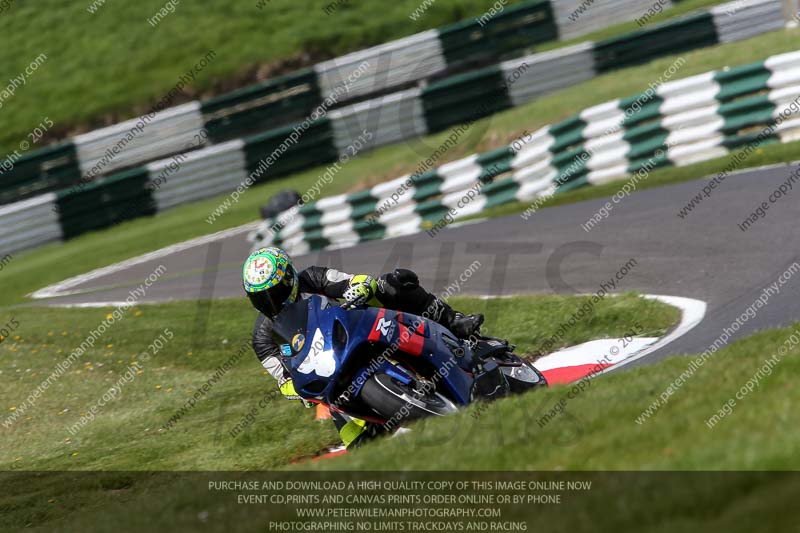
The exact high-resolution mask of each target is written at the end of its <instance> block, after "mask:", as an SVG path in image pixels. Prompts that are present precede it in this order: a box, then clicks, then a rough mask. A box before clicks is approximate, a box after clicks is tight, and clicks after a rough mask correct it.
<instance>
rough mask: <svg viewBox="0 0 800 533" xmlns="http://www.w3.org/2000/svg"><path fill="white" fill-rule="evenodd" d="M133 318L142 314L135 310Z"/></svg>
mask: <svg viewBox="0 0 800 533" xmlns="http://www.w3.org/2000/svg"><path fill="white" fill-rule="evenodd" d="M133 316H142V312H141V311H139V310H138V309H137V310H136V311H134V312H133Z"/></svg>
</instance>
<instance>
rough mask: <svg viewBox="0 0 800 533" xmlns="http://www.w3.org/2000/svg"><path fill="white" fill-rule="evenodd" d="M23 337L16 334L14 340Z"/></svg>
mask: <svg viewBox="0 0 800 533" xmlns="http://www.w3.org/2000/svg"><path fill="white" fill-rule="evenodd" d="M21 338H22V337H20V336H19V335H14V340H15V341H18V340H20V339H21Z"/></svg>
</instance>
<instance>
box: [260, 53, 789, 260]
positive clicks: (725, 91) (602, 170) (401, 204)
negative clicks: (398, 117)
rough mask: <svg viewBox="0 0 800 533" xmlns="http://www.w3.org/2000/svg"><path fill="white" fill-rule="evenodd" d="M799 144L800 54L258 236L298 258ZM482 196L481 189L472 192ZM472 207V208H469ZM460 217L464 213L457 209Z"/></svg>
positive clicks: (631, 104)
mask: <svg viewBox="0 0 800 533" xmlns="http://www.w3.org/2000/svg"><path fill="white" fill-rule="evenodd" d="M798 139H800V51H798V52H792V53H789V54H781V55H777V56H773V57H770V58H768V59H767V60H766V61H764V62H760V63H755V64H751V65H745V66H742V67H736V68H731V69H725V70H721V71H715V72H709V73H706V74H701V75H698V76H692V77H690V78H685V79H681V80H676V81H672V82H668V83H664V84H662V85H661V86H659V87H658V88H657V89H655V90H653V91H650V92H646V93H643V94H640V95H635V96H633V97H630V98H625V99H620V100H614V101H611V102H607V103H605V104H601V105H597V106H594V107H591V108H588V109H585V110H583V111H582V112H580V113H579V114H577V115H575V116H573V117H571V118H570V119H568V120H565V121H563V122H561V123H559V124H555V125H553V126H546V127H544V128H541V129H540V130H538V131H536V132H535V133H533V134H530V135H525V136H524V137H522V138H520V139H518V140H517V141H515V142H514V143H512V144H511V145H510V146H508V147H505V148H501V149H498V150H493V151H491V152H487V153H485V154H480V155H473V156H470V157H467V158H464V159H461V160H458V161H454V162H451V163H448V164H446V165H442V166H440V167H439V168H437V169H435V170H433V171H429V172H426V173H423V174H419V175H410V176H403V177H400V178H397V179H396V180H392V181H390V182H387V183H382V184H380V185H376V186H374V187H372V188H371V189H369V190H366V191H361V192H357V193H353V194H350V195H340V196H334V197H330V198H324V199H321V200H320V201H318V202H315V203H310V204H306V205H303V206H302V207H301V208H300V209H299V210H297V212H296V213H291V214H284V215H283V216H281V215H279V217H278V218H279V220H281V221H282V227H280V226H279V227H278V231H277V233H276V234H273V233H272V231H271V228H273V227H275V226H274V221H273V220H267V221H265V222H264V223H263V224H262V226H261V227H259V228H258V229H257V230H255V231H254V232H252V233H251V235H250V239H251V241H253V243H254V247H259V246H263V245H266V244H271V243H277V244H280V245H281V246H284V247H285V248H287V250H288V251H289V252H290V253H295V254H298V253H306V252H309V251H311V250H314V249H318V248H325V247H342V246H349V245H353V244H355V243H358V242H361V241H364V240H369V239H379V238H388V237H394V236H399V235H406V234H410V233H415V232H419V231H421V230H423V229H429V231H431V232H432V234H434V235H435V233H436V232H437V231H438V230H439V229H441V227H443V226H444V225H445V224H444V223H443V222H442V221H443V220H445V217H446V216H447V214H448V213H450V215H451V218H450V220H452V219H457V218H462V217H465V216H469V215H472V214H476V213H479V212H480V211H482V210H483V209H485V208H487V207H491V206H493V205H500V204H503V203H506V202H510V201H514V200H521V201H531V200H534V199H535V198H537V197H542V196H549V195H551V194H554V193H556V192H560V191H564V190H569V189H572V188H575V187H580V186H584V185H591V184H602V183H607V182H609V181H611V180H614V179H619V178H622V177H625V176H628V175H631V174H632V173H634V172H649V171H650V170H652V169H653V168H656V167H660V166H668V165H685V164H689V163H693V162H697V161H703V160H707V159H712V158H715V157H719V156H721V155H725V154H727V153H728V152H729V151H730V150H733V149H736V148H741V147H743V146H745V145H748V143H750V146H751V148H752V149H755V147H756V146H760V145H762V144H765V143H769V142H790V141H795V140H798ZM471 191H475V192H471ZM467 199H469V200H468V201H467ZM451 209H453V211H450V210H451Z"/></svg>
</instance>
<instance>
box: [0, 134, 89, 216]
mask: <svg viewBox="0 0 800 533" xmlns="http://www.w3.org/2000/svg"><path fill="white" fill-rule="evenodd" d="M7 161H8V165H11V166H12V167H11V169H10V170H4V169H2V168H0V204H5V203H10V202H13V201H17V200H21V199H25V198H29V197H31V196H35V195H38V194H42V193H43V192H47V191H52V190H56V189H59V188H61V187H66V186H68V185H70V184H72V183H75V182H76V181H78V180H79V179H80V176H81V171H80V166H79V164H78V155H77V153H76V152H75V145H74V144H73V143H71V142H68V143H61V144H54V145H52V146H48V147H46V148H43V149H41V150H36V151H33V152H29V153H27V154H23V155H21V156H20V157H19V159H16V160H14V159H11V158H9V159H7Z"/></svg>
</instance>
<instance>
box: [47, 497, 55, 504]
mask: <svg viewBox="0 0 800 533" xmlns="http://www.w3.org/2000/svg"><path fill="white" fill-rule="evenodd" d="M47 503H56V499H55V498H50V499H49V500H47Z"/></svg>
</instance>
